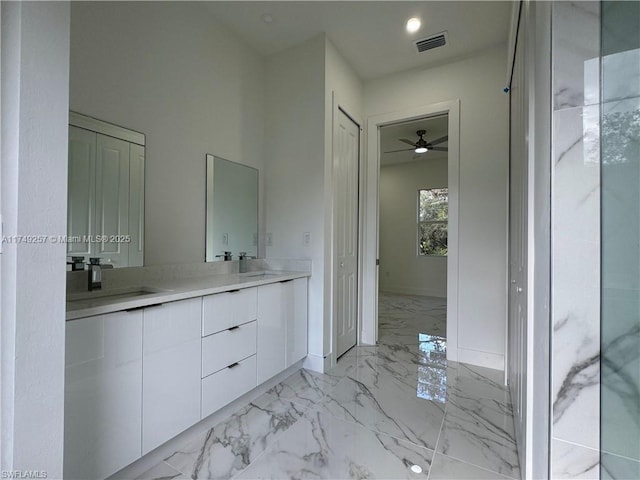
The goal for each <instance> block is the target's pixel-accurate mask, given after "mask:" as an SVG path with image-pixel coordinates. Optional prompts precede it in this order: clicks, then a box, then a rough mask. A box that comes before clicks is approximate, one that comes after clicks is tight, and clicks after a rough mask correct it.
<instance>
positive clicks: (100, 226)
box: [94, 134, 130, 267]
mask: <svg viewBox="0 0 640 480" xmlns="http://www.w3.org/2000/svg"><path fill="white" fill-rule="evenodd" d="M129 145H130V144H129V143H128V142H125V141H123V140H118V139H116V138H113V137H107V136H105V135H101V134H98V135H97V151H96V224H95V230H94V234H95V235H96V237H101V238H102V239H103V240H106V241H100V242H95V243H94V246H95V253H96V255H94V256H96V257H100V259H101V263H112V264H113V265H114V266H116V267H126V266H128V264H129V243H128V242H127V241H126V240H127V238H128V236H129Z"/></svg>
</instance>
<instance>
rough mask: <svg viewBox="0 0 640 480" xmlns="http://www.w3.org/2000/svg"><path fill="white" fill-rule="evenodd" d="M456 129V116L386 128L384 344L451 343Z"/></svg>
mask: <svg viewBox="0 0 640 480" xmlns="http://www.w3.org/2000/svg"><path fill="white" fill-rule="evenodd" d="M448 130H449V129H448V114H443V115H435V116H429V117H425V118H420V119H417V120H411V121H405V122H400V123H395V124H391V125H385V126H383V127H381V128H380V130H379V135H380V177H379V178H380V180H379V192H380V193H379V195H380V199H379V226H378V238H379V259H380V265H379V268H380V271H379V275H380V277H379V278H380V281H379V284H378V318H379V323H378V341H379V342H380V343H391V344H398V343H400V344H415V343H416V341H418V342H419V343H420V344H421V343H422V341H427V339H428V340H429V341H431V340H434V341H436V343H437V345H439V346H442V347H444V345H445V344H446V296H447V250H448V242H447V237H448V217H449V216H448V204H449V201H448V197H449V190H448V181H447V177H448V150H449V148H448V141H449V135H448ZM418 339H421V340H422V341H420V340H418Z"/></svg>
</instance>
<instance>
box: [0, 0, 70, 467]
mask: <svg viewBox="0 0 640 480" xmlns="http://www.w3.org/2000/svg"><path fill="white" fill-rule="evenodd" d="M68 68H69V4H68V3H64V2H59V3H58V2H50V3H37V2H33V3H32V2H24V3H22V2H9V3H6V2H4V3H3V4H2V72H3V77H2V109H1V112H2V164H1V168H2V170H1V178H2V187H1V190H2V220H3V224H4V231H3V234H4V235H7V236H12V235H43V236H49V235H54V236H58V235H63V234H65V233H66V223H67V222H66V217H67V215H66V212H67V208H66V203H67V202H66V199H67V195H66V189H67V139H68V127H67V122H68V86H69V77H68V75H69V73H68V72H69V70H68ZM65 254H66V252H65V247H64V245H63V244H56V243H53V242H50V241H46V242H44V243H35V244H34V243H5V244H4V245H3V253H2V277H1V286H2V298H1V305H2V315H1V319H2V320H1V322H2V324H1V330H2V347H1V352H2V362H1V364H2V376H1V378H2V388H1V391H2V403H1V405H2V418H1V428H2V456H1V470H2V472H3V476H4V474H5V473H7V474H10V471H12V470H22V471H27V470H33V471H43V472H46V475H47V477H48V478H62V473H63V472H62V458H63V454H62V452H63V430H64V420H63V416H64V333H65V320H64V319H65V303H64V292H65Z"/></svg>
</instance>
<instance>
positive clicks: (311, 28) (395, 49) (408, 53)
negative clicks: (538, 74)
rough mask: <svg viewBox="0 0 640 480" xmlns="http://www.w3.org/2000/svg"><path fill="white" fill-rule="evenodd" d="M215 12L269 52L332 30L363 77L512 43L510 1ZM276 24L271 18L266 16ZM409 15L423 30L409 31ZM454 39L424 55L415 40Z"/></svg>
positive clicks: (233, 6) (320, 4)
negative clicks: (435, 36)
mask: <svg viewBox="0 0 640 480" xmlns="http://www.w3.org/2000/svg"><path fill="white" fill-rule="evenodd" d="M205 5H206V7H207V8H208V9H209V10H210V11H211V12H212V13H213V15H214V16H215V17H216V18H217V19H218V20H219V21H220V22H222V23H223V24H224V25H226V26H227V27H228V28H229V29H230V30H232V31H234V32H235V33H236V34H237V35H238V36H239V37H240V38H242V39H243V40H244V41H245V42H246V43H247V44H248V45H250V46H251V47H253V48H254V49H255V50H257V51H258V52H260V53H262V54H264V55H272V54H275V53H279V52H281V51H284V50H286V49H288V48H290V47H292V46H294V45H297V44H299V43H301V42H303V41H305V40H307V39H310V38H312V37H314V36H316V35H318V34H320V33H323V32H324V33H326V34H327V36H328V37H329V39H330V40H331V41H332V42H333V43H334V44H335V46H336V47H337V48H338V50H339V51H340V52H341V53H342V55H343V56H344V57H345V58H346V60H347V61H348V62H349V64H350V65H351V66H352V67H353V68H354V69H355V70H356V72H357V73H358V75H359V76H360V77H361V78H362V79H363V80H370V79H373V78H376V77H380V76H383V75H387V74H390V73H393V72H398V71H403V70H408V69H411V68H418V67H427V66H434V65H436V64H442V63H446V62H448V61H451V60H453V59H456V58H460V57H465V56H468V55H471V54H473V53H475V52H478V51H480V50H483V49H485V48H488V47H491V46H494V45H498V44H501V43H505V42H506V41H507V38H508V35H509V20H510V12H511V2H508V1H493V2H492V1H469V2H460V1H453V0H450V1H420V2H416V1H414V2H405V1H355V2H352V1H319V0H316V1H305V2H298V1H278V2H275V1H258V2H254V1H242V0H240V1H239V0H235V1H220V2H218V1H213V2H208V3H206V4H205ZM265 14H266V15H270V16H271V18H272V19H273V21H272V23H265V22H264V21H263V15H265ZM410 17H419V18H421V19H422V27H421V29H420V30H419V31H418V32H416V33H413V34H409V33H407V31H406V30H405V24H406V22H407V20H408V19H409V18H410ZM445 30H446V31H447V32H448V37H449V38H448V45H446V46H444V47H441V48H438V49H434V50H430V51H427V52H425V53H418V52H417V50H416V47H415V45H414V43H413V42H414V41H415V40H418V39H421V38H424V37H427V36H429V35H432V34H436V33H440V32H443V31H445Z"/></svg>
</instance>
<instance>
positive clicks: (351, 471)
mask: <svg viewBox="0 0 640 480" xmlns="http://www.w3.org/2000/svg"><path fill="white" fill-rule="evenodd" d="M380 312H381V314H380V341H379V343H378V344H377V345H375V346H361V347H354V348H353V349H351V350H350V351H348V352H347V353H346V354H345V355H343V356H342V357H341V358H340V359H339V361H338V363H337V365H336V367H335V368H334V369H332V370H331V371H329V372H327V373H326V374H319V373H315V372H310V371H307V370H304V369H303V370H299V371H297V372H295V373H294V374H293V375H291V376H289V377H288V378H286V379H285V380H284V381H282V382H280V383H279V384H277V385H276V386H274V387H273V388H271V389H270V390H268V391H267V393H265V394H263V395H262V396H260V397H259V398H258V399H256V400H254V401H253V402H251V403H249V404H248V405H247V406H245V407H243V408H240V409H239V410H237V411H236V412H235V413H234V414H233V415H231V416H230V417H228V418H227V419H225V420H223V421H221V422H220V423H218V424H217V425H215V426H213V427H212V428H210V429H209V430H208V431H207V432H205V433H203V434H201V435H199V436H196V437H195V438H191V439H190V440H185V441H184V442H183V444H182V445H179V448H176V449H175V452H174V453H172V454H171V455H169V456H167V457H166V458H165V459H164V462H162V463H160V464H159V465H156V466H154V468H153V469H151V470H149V471H147V472H145V474H143V475H142V476H141V477H140V478H141V479H143V480H146V479H156V478H158V479H160V478H179V479H183V478H191V479H194V480H195V479H199V478H209V479H222V478H242V479H248V478H277V479H289V478H327V479H335V480H338V479H343V478H344V479H346V478H383V479H403V478H406V479H418V478H431V479H432V480H439V479H451V478H457V479H466V478H468V479H471V478H477V479H485V478H486V479H488V478H517V477H518V475H519V466H518V457H517V450H516V446H515V440H514V432H513V430H514V427H513V417H512V407H511V403H510V398H509V392H508V390H507V389H506V388H505V387H504V385H503V384H502V382H503V380H502V372H498V371H495V370H491V369H486V368H481V367H474V366H470V365H466V364H463V363H456V362H448V361H447V358H446V347H447V345H446V338H445V335H444V330H445V329H446V328H445V327H446V318H445V317H446V302H445V301H444V300H443V299H434V298H430V297H416V296H402V295H382V296H381V304H380ZM440 328H441V329H442V333H441V332H440V330H439V329H440ZM411 467H414V468H415V471H414V470H412V469H411ZM418 467H419V468H418ZM429 475H430V476H429Z"/></svg>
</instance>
